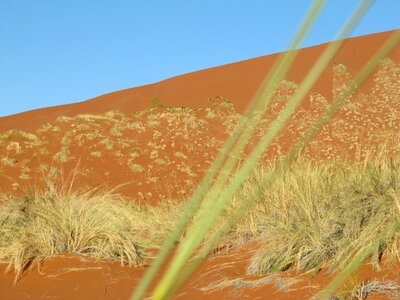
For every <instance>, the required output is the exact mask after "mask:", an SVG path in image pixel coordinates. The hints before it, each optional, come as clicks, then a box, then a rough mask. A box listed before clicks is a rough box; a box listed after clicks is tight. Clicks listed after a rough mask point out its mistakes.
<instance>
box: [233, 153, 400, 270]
mask: <svg viewBox="0 0 400 300" xmlns="http://www.w3.org/2000/svg"><path fill="white" fill-rule="evenodd" d="M270 172H271V171H270V170H262V172H258V174H256V175H255V176H253V178H250V179H249V181H248V182H247V185H244V187H243V190H242V192H241V194H239V196H238V197H241V198H242V199H245V198H246V197H248V196H247V194H248V193H249V192H250V191H253V190H254V188H255V187H257V186H258V185H259V182H260V181H261V180H262V178H264V177H265V176H268V174H270ZM399 195H400V159H399V158H388V157H381V158H380V159H379V160H378V159H374V160H373V159H370V160H366V161H364V163H363V164H358V165H355V164H353V165H346V164H345V163H343V162H339V161H334V162H330V163H328V162H325V163H311V162H310V161H308V160H305V159H300V160H298V161H297V162H296V163H294V164H293V165H290V166H286V167H285V168H284V169H283V170H282V172H281V173H280V174H279V175H278V178H277V180H276V181H275V184H274V185H273V186H272V187H271V188H270V189H268V191H264V192H262V193H261V195H260V198H259V200H258V202H257V204H256V207H255V208H254V209H253V210H252V211H251V212H250V214H249V216H248V218H246V223H242V224H239V225H238V226H237V229H236V230H239V231H242V232H247V233H249V232H250V233H251V236H258V237H260V239H261V240H262V241H263V243H264V246H263V247H261V248H260V249H259V250H258V251H257V253H256V254H255V255H254V256H253V258H252V261H251V264H250V266H249V269H248V270H249V272H250V273H252V274H262V273H268V272H275V271H282V270H285V269H288V268H290V267H296V268H298V269H299V270H300V271H304V272H305V271H312V270H314V271H318V270H319V269H320V268H322V266H325V265H327V264H328V263H329V266H330V268H329V271H335V270H338V269H342V268H344V267H345V266H346V265H347V264H348V263H349V262H350V261H351V259H352V258H354V257H355V256H357V255H358V254H359V253H362V252H363V251H365V249H367V248H369V247H370V246H371V245H372V244H373V243H374V241H376V240H379V239H380V237H381V235H382V234H383V232H384V231H385V229H386V228H388V227H389V226H390V225H391V224H392V223H393V222H395V221H396V220H398V218H399V215H400V199H399ZM236 201H237V202H240V199H238V200H236ZM384 252H385V253H387V254H388V257H391V258H393V259H395V258H398V257H400V256H399V255H400V234H398V233H397V235H395V236H394V237H393V238H392V239H391V240H389V241H387V242H386V243H385V244H383V245H382V246H381V247H379V248H377V249H375V254H374V257H373V262H374V264H375V266H376V267H379V260H380V258H381V256H382V255H383V253H384Z"/></svg>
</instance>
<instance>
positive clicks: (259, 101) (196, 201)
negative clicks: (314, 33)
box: [132, 1, 325, 300]
mask: <svg viewBox="0 0 400 300" xmlns="http://www.w3.org/2000/svg"><path fill="white" fill-rule="evenodd" d="M324 4H325V1H315V3H314V5H313V6H312V8H311V9H310V12H309V14H308V15H307V17H306V19H305V21H304V24H303V26H302V27H301V29H300V30H299V31H298V33H297V35H296V36H295V38H294V39H293V41H292V43H291V45H290V48H289V49H290V50H292V51H288V52H287V53H285V54H284V55H283V56H282V57H280V58H279V59H278V61H277V63H276V64H274V66H273V68H272V72H271V73H270V74H269V75H268V76H267V78H266V79H265V80H264V82H263V84H262V87H261V88H260V90H259V91H258V93H257V94H256V96H255V97H254V99H253V100H252V102H251V104H250V108H249V109H247V112H246V113H245V116H248V115H250V114H252V113H253V111H254V110H255V108H256V107H262V105H263V103H265V102H263V101H264V99H265V95H271V94H272V92H273V86H274V84H275V83H276V82H278V79H279V78H283V76H284V74H285V72H286V71H287V69H288V68H289V66H290V64H291V63H292V61H293V59H294V57H295V54H297V51H298V50H295V49H296V48H298V47H299V45H300V43H301V42H302V41H303V40H304V38H305V36H306V33H307V32H308V30H309V29H310V28H311V25H312V24H313V21H314V19H315V18H316V16H317V15H318V13H319V12H320V10H321V9H322V7H323V6H324ZM271 77H272V78H271ZM265 86H266V87H265ZM268 98H270V97H268ZM268 98H267V99H268ZM247 119H248V118H247ZM244 120H245V119H242V120H241V121H240V123H239V124H238V126H237V127H236V128H235V130H234V132H233V134H232V135H231V138H229V139H228V141H227V142H226V144H225V145H224V147H223V148H222V150H221V151H220V153H219V154H218V156H217V158H216V159H215V161H214V163H213V165H212V166H211V167H210V169H209V172H208V173H207V175H206V176H205V178H204V179H203V181H202V182H201V184H200V185H199V186H198V188H197V189H196V191H195V192H194V194H193V196H192V198H191V200H190V201H189V203H188V205H187V208H186V209H185V210H184V212H183V216H182V218H181V219H180V221H179V223H178V224H177V226H176V227H175V230H174V231H173V232H172V234H171V235H170V236H169V237H168V238H167V240H166V241H165V244H164V246H163V247H162V249H161V250H160V253H159V255H158V257H157V258H156V260H155V261H154V262H153V264H152V266H151V267H150V269H149V270H148V272H147V273H146V274H145V276H144V278H143V279H142V282H141V283H140V285H139V287H138V288H137V289H136V291H135V292H134V294H133V295H132V299H136V300H139V299H141V298H142V297H143V295H144V293H145V292H146V290H147V288H148V287H149V285H150V283H151V281H152V280H153V279H154V277H155V274H156V273H157V271H158V270H159V268H160V267H161V265H162V263H163V262H164V261H165V259H166V257H167V255H168V252H169V251H170V250H171V249H172V247H173V246H174V244H175V241H176V240H177V238H178V237H179V236H180V235H181V233H182V231H183V230H184V228H185V227H186V225H187V223H188V222H189V220H190V219H191V217H192V216H193V214H194V212H195V211H196V210H197V209H198V207H199V205H200V201H201V199H202V198H203V197H204V195H205V193H206V191H207V190H208V188H209V186H210V184H211V183H212V179H213V178H214V176H215V175H216V174H217V172H218V170H219V169H220V168H221V166H222V164H223V162H224V161H225V158H226V157H227V154H228V153H230V151H231V149H232V147H233V146H234V145H235V144H236V143H237V140H238V138H239V137H240V136H241V135H242V132H243V130H244V129H245V128H248V126H246V125H247V124H246V122H245V121H244ZM249 137H250V136H249V135H248V137H247V140H246V142H241V143H239V144H241V145H243V146H242V147H244V145H245V144H246V143H247V141H248V139H249ZM240 148H241V147H239V148H238V149H237V150H235V153H239V152H240ZM238 151H239V152H238ZM236 156H237V155H236ZM232 165H234V164H232ZM216 186H219V185H218V183H217V184H216Z"/></svg>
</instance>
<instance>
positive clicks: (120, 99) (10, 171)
mask: <svg viewBox="0 0 400 300" xmlns="http://www.w3.org/2000/svg"><path fill="white" fill-rule="evenodd" d="M391 33H392V32H384V33H379V34H373V35H368V36H363V37H357V38H352V39H349V40H347V41H346V43H345V46H344V47H343V48H342V50H341V51H340V53H338V55H337V56H336V57H335V59H334V60H333V61H332V63H331V65H330V66H329V68H327V69H326V70H325V71H324V73H323V74H322V75H321V77H320V79H319V80H318V82H317V83H316V84H315V86H314V87H313V89H312V91H313V92H314V93H319V94H321V95H322V96H324V97H325V98H326V99H327V100H328V101H332V87H333V85H332V77H333V75H332V67H333V66H334V65H335V64H339V63H340V64H344V65H346V66H347V68H348V71H349V72H350V73H351V74H353V75H354V74H355V73H356V72H357V71H358V70H359V69H360V67H361V66H362V65H363V64H365V63H367V62H368V59H369V58H370V56H371V55H372V54H373V53H374V52H375V51H376V50H377V49H378V48H379V46H380V45H381V44H382V43H383V42H384V41H385V40H386V39H387V38H388V37H389V36H390V34H391ZM325 47H326V44H324V45H320V46H316V47H310V48H306V49H302V50H301V51H300V53H299V56H298V58H297V59H296V61H295V63H294V65H293V67H292V69H291V70H290V72H289V74H288V75H287V78H288V79H289V80H291V81H294V82H296V83H299V82H300V81H301V79H302V78H303V77H304V75H305V74H306V71H307V70H309V68H310V66H311V65H312V64H313V63H314V62H315V61H316V58H317V57H318V55H319V54H320V53H321V52H322V50H323V49H325ZM277 56H278V54H275V55H269V56H264V57H259V58H255V59H251V60H247V61H243V62H238V63H233V64H229V65H225V66H221V67H216V68H211V69H206V70H202V71H198V72H194V73H190V74H185V75H182V76H178V77H175V78H171V79H168V80H165V81H162V82H159V83H155V84H151V85H147V86H142V87H137V88H132V89H127V90H123V91H118V92H114V93H110V94H107V95H104V96H100V97H97V98H94V99H91V100H88V101H85V102H82V103H75V104H70V105H64V106H58V107H50V108H45V109H40V110H34V111H29V112H25V113H22V114H18V115H13V116H8V117H3V118H0V132H4V131H7V130H10V129H21V130H25V131H28V132H32V133H35V134H36V135H37V136H39V139H37V140H35V139H34V140H29V138H26V137H22V136H20V135H18V134H12V135H11V137H10V141H12V142H13V143H14V144H12V145H11V146H10V144H8V145H7V147H5V146H4V147H0V155H1V157H2V158H5V157H9V158H12V159H14V160H15V161H11V162H7V163H11V165H3V166H2V167H1V168H0V175H2V176H3V180H2V181H1V182H0V190H1V191H10V190H12V188H11V185H12V184H13V183H18V184H19V185H20V186H21V187H27V186H32V185H33V184H34V183H37V182H38V176H39V175H40V172H44V173H48V170H42V171H39V170H38V168H39V166H41V165H42V164H43V163H44V162H45V163H47V164H48V165H54V166H56V167H58V168H62V169H64V172H65V173H68V172H70V171H71V170H72V169H73V168H74V167H75V166H76V165H77V163H78V162H79V168H80V171H82V173H81V174H80V175H79V176H81V177H80V179H82V181H83V182H84V183H85V184H91V185H94V186H96V185H99V184H107V185H110V186H115V185H116V184H119V183H121V182H127V181H133V183H131V184H130V185H128V186H126V187H124V188H122V189H121V190H119V191H120V192H121V193H123V194H124V195H126V196H128V197H131V198H133V199H138V198H139V199H140V198H141V199H144V200H148V201H150V202H152V203H157V202H158V201H160V200H162V199H163V198H162V197H160V196H162V195H164V196H165V197H168V196H175V197H178V196H180V197H182V198H186V197H187V196H188V195H187V194H180V191H181V190H184V191H186V192H187V191H190V190H191V189H192V188H193V187H194V186H195V185H196V184H197V183H198V182H199V181H200V179H201V177H202V175H203V174H204V172H205V171H206V169H207V167H208V166H209V164H210V163H211V161H212V158H213V157H214V156H215V154H216V153H217V151H218V148H219V147H220V146H221V145H222V143H223V140H224V139H225V138H226V136H227V134H228V133H229V124H228V125H227V124H225V125H224V124H223V121H224V117H226V118H228V117H229V118H234V117H235V116H237V115H236V114H235V112H232V111H230V109H231V108H227V110H229V111H227V112H225V111H223V112H222V113H221V111H219V113H220V115H219V116H220V118H219V119H218V118H217V119H207V118H205V117H204V115H205V114H206V112H207V111H206V110H201V111H194V112H193V111H192V112H190V113H188V115H189V117H188V118H189V119H188V120H189V121H190V122H188V123H187V124H184V123H182V122H183V121H182V119H178V120H176V121H174V122H175V123H174V122H172V123H168V122H167V119H165V120H164V119H162V118H161V117H160V116H161V115H162V114H163V113H165V111H163V110H162V109H161V110H160V115H157V120H158V121H160V120H161V121H160V124H158V125H151V124H150V123H151V121H154V120H153V119H151V116H150V119H149V116H148V115H147V114H146V113H142V114H139V115H136V116H135V117H132V118H137V119H135V120H133V119H130V122H133V121H135V122H137V124H136V125H135V126H136V127H135V128H133V129H132V131H129V130H130V129H127V128H123V129H121V132H122V133H123V134H122V135H118V132H117V133H116V135H115V136H114V140H113V141H112V142H113V144H112V146H110V147H111V149H109V150H107V147H106V146H107V145H106V144H101V142H104V139H105V138H106V137H107V135H109V136H110V137H111V136H112V134H111V131H112V130H113V129H116V128H114V127H115V124H117V123H118V122H116V121H115V120H114V121H107V120H106V121H96V122H94V123H93V124H94V125H93V126H94V127H93V128H94V130H97V131H98V134H99V135H98V136H97V137H95V138H93V139H91V138H90V136H82V139H81V140H79V141H78V140H74V138H75V137H76V136H77V135H78V134H81V133H84V132H85V130H86V129H82V130H83V131H76V128H77V126H79V125H81V126H82V128H84V127H85V126H92V125H90V124H91V123H90V124H89V123H85V122H81V121H79V120H78V119H73V121H71V120H69V121H68V120H67V121H62V122H61V121H55V120H56V118H57V117H58V116H76V115H78V114H85V113H87V114H98V113H104V112H107V111H110V110H120V111H122V112H124V113H125V114H130V113H133V112H139V111H141V110H143V109H145V108H147V107H148V106H149V104H150V102H151V100H152V98H153V97H155V96H156V97H158V98H159V99H160V103H161V104H164V105H171V106H188V107H191V108H207V107H209V106H210V102H209V101H208V100H207V99H209V98H210V99H213V100H214V99H216V97H217V96H220V97H223V98H225V99H229V100H231V101H232V102H233V105H234V107H235V108H236V111H237V112H239V113H242V112H243V111H244V109H245V107H246V105H247V104H248V103H249V101H250V99H251V97H252V96H253V94H254V93H255V92H256V90H257V88H258V86H259V84H260V83H261V81H262V79H263V78H264V76H265V75H266V74H267V72H268V70H269V68H270V67H271V65H272V63H273V62H274V61H275V59H276V58H277ZM390 57H391V59H392V60H394V61H395V62H397V63H399V62H400V47H397V48H396V49H395V50H394V51H393V52H392V54H391V55H390ZM371 87H373V80H372V79H371V80H370V81H369V82H367V84H366V85H364V86H363V88H362V89H361V90H362V92H364V93H366V94H369V93H372V91H371ZM306 103H307V102H306ZM367 104H368V103H367ZM367 104H366V106H365V107H364V108H363V109H364V110H365V111H368V110H369V108H371V107H372V106H371V107H369V106H368V105H367ZM303 108H310V110H308V111H309V112H310V114H313V113H315V114H316V113H317V110H318V109H319V107H314V106H312V105H311V104H310V102H308V104H307V105H304V106H303ZM314 108H315V109H316V110H315V111H314V110H312V109H314ZM384 109H389V110H390V109H392V110H394V111H400V107H399V105H398V104H397V106H396V107H395V106H393V107H390V108H387V107H386V108H382V110H380V111H378V112H377V113H376V114H372V115H371V118H372V119H368V120H363V122H366V123H361V124H360V126H361V127H363V126H364V127H365V128H369V127H371V124H377V125H376V127H371V130H372V131H373V132H374V133H376V134H377V135H378V133H382V132H386V133H388V132H391V133H395V134H396V132H397V134H398V128H399V127H398V125H399V121H400V120H395V124H394V125H393V127H391V129H390V130H387V128H386V127H385V126H386V125H387V124H386V123H385V122H386V119H384V118H383V116H386V114H388V113H389V112H387V111H384ZM271 114H274V112H271ZM382 114H385V115H382ZM199 115H202V116H203V117H199V118H198V119H196V118H197V117H198V116H199ZM339 115H340V114H339ZM300 116H301V117H304V116H307V115H306V114H304V113H300ZM346 116H347V115H346V114H345V112H343V113H342V115H340V117H341V118H343V120H346ZM381 117H382V118H381ZM119 118H125V117H123V116H122V117H120V116H116V117H115V119H116V120H119ZM185 118H186V117H185ZM380 119H383V120H380ZM299 120H302V119H301V118H300V117H299ZM353 121H354V120H353ZM396 121H397V123H396ZM46 122H50V123H51V125H52V126H58V129H59V131H57V130H58V129H57V130H54V131H51V130H48V131H43V132H38V131H36V130H37V129H38V127H39V126H40V125H42V124H44V123H46ZM146 122H147V123H146ZM149 122H150V123H149ZM196 122H197V123H198V124H197V123H196ZM360 122H361V121H360ZM193 123H196V124H197V125H198V127H196V128H192V127H190V126H191V125H192V124H193ZM88 124H89V125H88ZM140 124H147V125H146V126H147V127H146V128H147V129H148V128H149V126H150V128H152V129H151V130H148V131H146V132H142V131H141V129H140ZM298 124H299V123H293V124H292V127H290V126H288V133H287V135H284V136H282V137H281V139H278V140H277V142H276V143H277V144H276V145H275V146H277V147H278V145H279V146H280V147H281V148H283V151H284V150H285V149H286V148H287V147H289V146H290V142H291V141H293V139H294V138H295V137H296V135H297V137H298V135H299V133H300V132H301V130H300V131H299V130H298V128H297V127H296V126H298ZM96 126H97V127H96ZM151 126H154V127H151ZM184 126H187V132H189V133H190V137H187V138H186V137H185V136H184V132H180V131H179V130H178V129H180V128H185V127H184ZM293 127H295V130H294V131H293V132H292V131H290V128H292V129H293ZM53 128H54V127H53ZM93 128H91V129H90V130H93ZM74 130H75V131H74ZM185 130H186V129H185ZM296 130H297V131H296ZM336 130H337V128H330V127H329V128H328V129H327V130H326V132H325V135H321V136H320V138H319V139H318V138H317V139H316V140H317V142H318V143H319V144H315V145H314V148H312V147H311V148H310V149H309V155H310V156H313V155H315V156H317V155H320V154H317V153H316V152H315V150H316V149H318V150H321V149H322V146H323V145H326V144H328V142H327V141H326V140H324V138H325V137H326V136H327V135H329V136H330V135H331V134H334V133H335V132H336ZM346 130H347V131H346ZM384 130H387V131H384ZM117 131H118V130H117ZM156 131H158V132H159V133H156ZM366 131H367V132H364V131H363V132H361V133H360V136H361V137H362V138H365V139H366V140H367V138H368V130H366ZM69 132H70V133H71V137H69V136H68V133H69ZM343 132H347V133H349V132H350V133H354V132H356V130H355V129H354V128H344V129H343ZM159 134H161V136H157V135H159ZM124 138H128V139H126V140H123V139H124ZM213 138H214V139H213ZM121 139H122V141H121ZM162 139H164V141H162ZM130 141H132V143H133V144H129V143H130ZM149 143H153V144H152V146H151V147H153V149H157V153H151V151H150V150H151V149H150V150H149V148H151V147H149ZM207 143H209V144H207ZM331 143H332V145H333V146H334V147H337V148H335V149H336V150H335V151H338V152H340V154H348V155H350V156H351V155H353V156H354V155H355V149H350V146H351V145H350V143H347V140H346V141H340V140H336V139H334V140H333V141H332V142H331ZM381 143H382V139H380V138H379V139H378V138H377V139H371V141H370V143H367V144H366V145H367V146H368V147H372V146H374V145H379V144H381ZM164 144H165V146H163V145H164ZM93 145H97V146H96V147H97V148H96V147H95V148H93V149H91V148H90V147H91V146H93ZM99 145H101V146H99ZM124 145H125V146H126V145H128V146H126V147H125V146H124ZM207 145H208V146H207ZM64 146H68V147H69V148H68V151H70V152H69V157H70V160H69V161H67V162H59V161H54V159H52V158H53V157H54V155H56V154H57V153H59V151H60V150H62V148H63V147H64ZM99 147H101V148H99ZM132 147H138V150H140V156H139V157H135V158H132V162H134V163H135V164H137V165H140V166H145V167H146V168H145V170H144V171H141V172H138V173H132V170H130V169H129V167H128V166H127V161H126V160H121V159H120V158H124V159H125V158H127V157H130V156H129V155H131V154H132V153H131V152H128V150H127V149H132ZM98 150H101V156H99V157H97V155H98V153H97V154H96V153H95V152H96V151H98ZM40 151H43V153H39V152H40ZM107 151H108V152H107ZM118 152H120V156H115V155H114V154H115V153H118ZM177 152H180V153H182V154H183V156H182V155H181V154H180V155H178V156H177V155H176V153H177ZM206 152H207V155H208V156H207V157H205V156H204V154H205V153H206ZM185 155H186V156H189V157H186V158H185V157H184V156H185ZM269 155H271V153H269V154H268V155H267V156H268V157H270V156H269ZM153 156H154V157H153ZM157 159H162V160H164V162H165V164H164V163H161V161H160V160H157ZM156 160H157V161H158V162H159V163H160V164H157V163H155V161H156ZM150 165H151V168H150ZM24 170H25V171H24ZM24 172H25V173H24ZM24 175H27V176H24ZM171 187H172V188H171ZM17 189H19V188H17ZM139 193H141V195H140V194H139ZM148 193H151V195H150V194H148ZM247 250H248V249H236V250H233V251H230V252H229V253H228V254H227V255H219V256H216V257H214V258H213V259H209V260H207V261H206V262H205V264H204V265H203V266H202V267H201V269H200V270H199V271H198V272H197V273H196V274H195V275H194V276H193V277H192V278H191V280H190V282H188V283H187V284H186V285H185V286H184V288H183V289H182V290H181V291H180V292H179V293H178V294H177V296H176V297H175V298H176V299H235V298H236V299H271V298H274V299H307V298H308V297H309V296H311V295H312V294H313V293H315V291H316V290H318V288H321V287H323V286H324V285H325V284H326V283H327V282H329V280H330V279H331V278H330V277H328V276H324V275H323V274H318V276H317V277H316V278H315V279H313V280H311V281H308V279H307V278H306V277H305V276H302V277H301V279H302V281H301V283H300V287H304V285H306V286H307V285H310V286H311V285H317V286H318V288H317V289H314V288H311V287H308V288H302V289H297V290H296V291H293V292H290V293H282V292H278V291H277V290H276V288H275V287H274V285H273V284H267V285H263V286H261V287H259V288H254V289H251V288H232V287H229V288H225V289H222V290H217V291H211V292H209V293H206V292H205V291H202V290H199V289H200V288H203V287H205V286H207V285H209V284H211V283H213V282H215V281H218V280H220V279H222V278H231V279H235V278H245V275H244V274H245V268H246V260H247V259H248V257H249V255H250V254H249V251H247ZM5 267H6V266H5V265H0V274H1V275H0V282H1V285H0V298H1V299H25V298H31V299H52V298H54V299H127V298H128V296H129V295H130V293H131V291H132V290H133V289H134V287H135V286H136V285H137V283H138V282H139V279H140V277H141V276H142V274H143V273H144V272H145V267H141V268H128V267H121V266H120V265H119V264H118V263H115V262H94V261H92V260H88V261H85V260H82V259H81V258H79V257H76V256H69V255H68V256H61V257H54V258H49V259H47V260H46V261H45V262H44V264H43V268H42V270H41V272H38V271H37V270H35V269H34V270H31V271H29V272H27V273H26V274H25V275H24V277H23V278H22V279H21V280H20V281H19V282H18V283H17V285H16V286H13V276H14V275H13V274H8V275H5V274H3V272H2V270H4V269H5ZM207 272H209V273H207ZM204 274H206V275H204ZM282 276H287V275H285V274H284V275H282ZM359 276H360V278H361V279H367V278H370V279H371V278H375V277H376V278H383V277H385V278H386V277H387V278H388V279H390V278H392V279H396V280H399V272H398V268H396V267H393V266H392V267H391V269H389V270H388V269H385V271H384V272H379V273H376V272H372V271H371V270H370V268H369V266H368V265H365V266H364V267H363V269H362V270H361V271H360V275H359ZM255 279H257V278H255V277H254V278H247V277H246V280H255ZM297 287H299V286H297ZM368 299H374V298H372V297H369V298H368Z"/></svg>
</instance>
